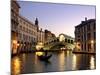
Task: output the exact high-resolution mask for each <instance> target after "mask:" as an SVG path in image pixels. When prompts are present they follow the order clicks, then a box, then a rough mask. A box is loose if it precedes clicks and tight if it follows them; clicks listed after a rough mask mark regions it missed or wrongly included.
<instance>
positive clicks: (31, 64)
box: [11, 51, 96, 75]
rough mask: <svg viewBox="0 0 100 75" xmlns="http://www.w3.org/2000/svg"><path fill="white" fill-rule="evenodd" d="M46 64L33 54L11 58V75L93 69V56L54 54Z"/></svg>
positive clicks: (69, 52)
mask: <svg viewBox="0 0 100 75" xmlns="http://www.w3.org/2000/svg"><path fill="white" fill-rule="evenodd" d="M52 54H53V56H52V57H51V58H50V60H49V61H48V62H44V61H40V60H39V59H38V57H37V56H36V55H35V54H34V53H30V54H21V55H20V56H16V57H14V58H12V61H11V62H12V64H11V67H12V69H11V71H12V75H18V74H20V73H24V74H25V73H39V72H55V71H56V72H57V71H71V70H87V69H95V68H96V67H95V66H96V61H95V59H96V58H95V55H89V54H73V53H72V52H71V51H62V52H58V53H57V52H54V53H52Z"/></svg>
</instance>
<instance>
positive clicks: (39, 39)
mask: <svg viewBox="0 0 100 75" xmlns="http://www.w3.org/2000/svg"><path fill="white" fill-rule="evenodd" d="M44 36H45V34H44V31H42V28H41V29H40V30H38V38H37V39H38V42H42V43H44V42H45V39H44Z"/></svg>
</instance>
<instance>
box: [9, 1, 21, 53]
mask: <svg viewBox="0 0 100 75" xmlns="http://www.w3.org/2000/svg"><path fill="white" fill-rule="evenodd" d="M19 8H20V6H19V5H18V3H17V2H16V1H14V0H11V53H13V54H14V53H16V52H17V47H18V45H17V43H18V41H17V39H18V26H19V22H18V15H19Z"/></svg>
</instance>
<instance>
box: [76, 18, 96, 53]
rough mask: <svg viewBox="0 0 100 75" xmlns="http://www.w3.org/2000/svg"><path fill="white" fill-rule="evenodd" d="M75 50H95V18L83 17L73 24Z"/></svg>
mask: <svg viewBox="0 0 100 75" xmlns="http://www.w3.org/2000/svg"><path fill="white" fill-rule="evenodd" d="M75 42H76V43H75V44H76V46H75V51H79V52H90V53H95V52H96V20H95V19H89V20H87V18H85V21H82V22H81V23H80V24H79V25H77V26H75Z"/></svg>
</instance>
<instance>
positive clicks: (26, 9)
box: [18, 1, 95, 37]
mask: <svg viewBox="0 0 100 75" xmlns="http://www.w3.org/2000/svg"><path fill="white" fill-rule="evenodd" d="M18 3H19V5H20V7H21V8H20V14H21V15H22V16H24V17H26V18H27V19H29V20H30V21H31V22H33V23H34V22H35V18H36V17H37V18H38V20H39V27H40V28H42V29H43V30H44V29H48V30H50V31H51V32H52V33H54V34H55V35H56V36H58V35H59V34H60V33H64V34H67V35H70V36H72V37H74V30H75V26H76V25H78V24H80V23H81V21H84V20H85V17H87V19H94V18H95V6H90V5H75V4H74V5H71V4H56V3H43V2H42V3H38V2H31V1H18Z"/></svg>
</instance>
